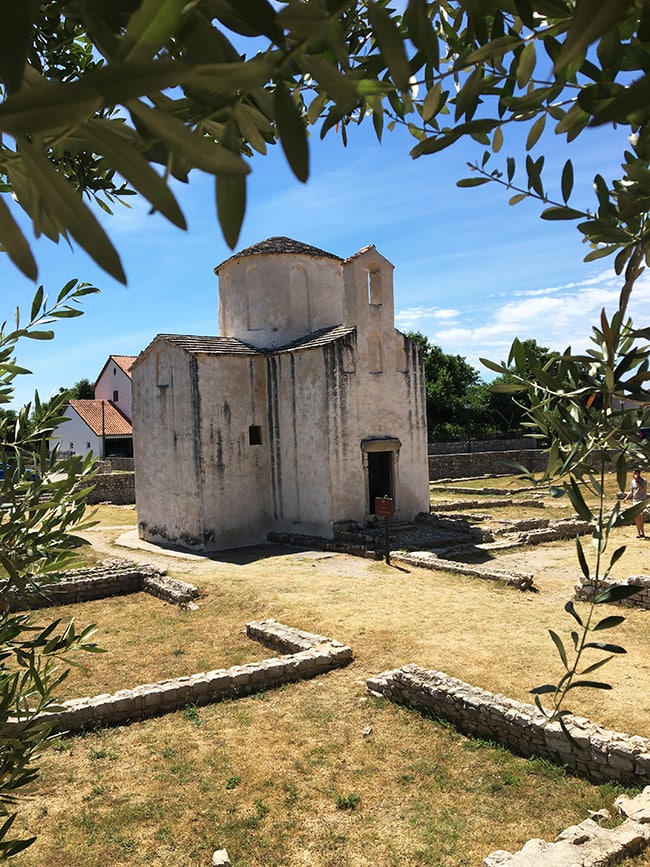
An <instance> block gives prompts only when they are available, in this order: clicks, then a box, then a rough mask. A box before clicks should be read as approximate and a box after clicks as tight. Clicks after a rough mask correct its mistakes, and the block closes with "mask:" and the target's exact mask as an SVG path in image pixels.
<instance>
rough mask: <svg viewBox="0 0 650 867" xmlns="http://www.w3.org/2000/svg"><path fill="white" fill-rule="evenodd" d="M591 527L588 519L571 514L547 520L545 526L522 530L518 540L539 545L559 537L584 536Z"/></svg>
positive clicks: (524, 543)
mask: <svg viewBox="0 0 650 867" xmlns="http://www.w3.org/2000/svg"><path fill="white" fill-rule="evenodd" d="M593 529H594V528H593V527H592V525H591V524H590V523H589V522H588V521H582V520H580V518H578V517H576V516H572V517H570V518H560V519H559V520H558V521H549V523H548V525H547V526H546V527H541V528H539V529H536V530H529V531H527V532H524V533H522V534H521V535H520V537H519V541H520V543H521V544H522V545H540V544H541V543H542V542H557V541H558V540H560V539H575V537H576V536H585V535H587V533H591V532H593Z"/></svg>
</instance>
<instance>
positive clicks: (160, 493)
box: [132, 238, 429, 550]
mask: <svg viewBox="0 0 650 867" xmlns="http://www.w3.org/2000/svg"><path fill="white" fill-rule="evenodd" d="M215 271H216V273H217V275H218V277H219V330H220V331H221V333H222V335H223V336H220V337H193V336H188V335H171V334H160V335H158V336H157V337H156V338H155V339H154V340H153V342H152V343H151V344H150V345H149V346H148V347H147V348H146V349H145V350H144V352H143V353H142V354H141V355H140V356H139V357H138V359H137V361H136V362H135V364H134V366H133V368H132V378H133V407H134V415H133V428H134V452H135V466H136V503H137V511H138V527H139V534H140V536H141V538H143V539H146V540H148V541H153V542H161V543H164V542H173V543H177V544H183V545H185V546H187V547H193V548H197V549H206V550H210V549H223V548H229V547H238V546H242V545H248V544H254V543H258V542H260V541H263V540H265V539H266V536H267V534H268V533H269V532H272V531H275V532H293V533H303V534H316V535H319V536H325V537H331V536H332V535H333V525H334V523H335V522H337V521H343V520H353V521H357V522H363V521H366V520H368V519H369V518H370V517H371V516H372V515H373V513H374V511H375V497H377V496H384V495H389V496H391V497H392V499H393V501H394V507H395V514H396V516H397V517H398V518H401V519H409V520H410V519H412V518H413V517H414V516H415V515H416V514H417V513H418V512H421V511H428V509H429V485H428V464H427V430H426V412H425V393H424V371H423V366H422V358H421V354H420V350H419V347H418V346H417V345H416V344H415V343H413V342H412V341H411V340H409V339H408V338H407V337H406V336H405V335H403V334H401V333H400V332H399V331H397V330H396V329H395V327H394V310H393V266H392V265H391V263H390V262H389V261H388V260H387V259H385V258H384V257H383V256H382V255H381V254H380V253H378V252H377V250H376V249H375V248H374V247H372V246H370V247H366V248H364V249H363V250H360V251H359V252H358V253H356V254H355V255H354V256H352V257H350V258H348V259H342V258H340V257H339V256H335V255H333V254H331V253H326V252H325V251H323V250H319V249H317V248H315V247H311V246H309V245H307V244H302V243H299V242H296V241H292V240H291V239H289V238H270V239H268V240H267V241H263V242H261V243H259V244H256V245H254V246H253V247H250V248H248V249H246V250H242V251H241V252H240V253H237V254H235V255H234V256H232V257H230V258H229V259H227V260H226V261H225V262H223V263H222V264H221V265H219V266H218V267H217V268H216V269H215Z"/></svg>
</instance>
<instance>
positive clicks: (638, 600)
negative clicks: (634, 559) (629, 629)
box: [575, 575, 650, 609]
mask: <svg viewBox="0 0 650 867" xmlns="http://www.w3.org/2000/svg"><path fill="white" fill-rule="evenodd" d="M614 585H616V586H619V587H620V586H621V585H623V586H627V585H629V586H630V587H638V588H639V589H638V592H637V593H635V594H634V596H628V598H627V599H621V600H620V601H619V602H612V603H611V604H612V605H626V606H628V607H629V608H648V609H650V575H630V577H629V578H627V579H625V580H624V581H610V580H605V581H600V582H599V583H598V592H599V593H600V592H601V591H602V590H607V589H608V588H609V587H613V586H614ZM595 591H596V585H595V582H594V581H593V579H591V578H585V577H584V576H581V579H580V583H579V584H576V586H575V596H576V599H580V600H582V601H584V602H589V601H591V600H592V599H593V597H594V594H595Z"/></svg>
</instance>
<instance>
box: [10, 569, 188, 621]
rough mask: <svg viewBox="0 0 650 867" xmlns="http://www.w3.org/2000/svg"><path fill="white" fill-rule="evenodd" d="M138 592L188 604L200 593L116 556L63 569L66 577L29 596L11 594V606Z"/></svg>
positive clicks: (47, 605)
mask: <svg viewBox="0 0 650 867" xmlns="http://www.w3.org/2000/svg"><path fill="white" fill-rule="evenodd" d="M139 592H144V593H150V594H151V595H152V596H156V597H157V598H158V599H164V600H165V601H166V602H172V603H174V604H175V605H182V604H187V603H189V602H191V601H192V599H195V598H196V597H197V596H198V595H199V590H198V587H195V586H194V585H193V584H188V583H187V582H185V581H177V580H176V579H175V578H170V577H169V576H168V575H167V574H166V573H165V572H164V571H161V570H160V569H154V568H153V567H152V566H144V565H142V564H139V563H129V562H128V561H127V560H117V559H116V560H105V561H103V563H101V564H100V565H99V566H97V567H94V568H90V569H73V570H71V571H70V572H66V573H65V578H62V579H61V580H60V581H56V582H54V581H53V582H52V583H49V584H43V585H42V586H40V587H39V588H37V589H36V590H35V591H34V592H33V593H32V594H30V596H29V598H21V597H19V596H13V597H11V598H10V606H11V609H12V610H14V611H20V610H23V609H26V608H29V609H35V608H51V607H54V606H56V605H74V604H76V603H78V602H90V601H91V600H93V599H107V598H108V597H110V596H126V595H128V594H129V593H139Z"/></svg>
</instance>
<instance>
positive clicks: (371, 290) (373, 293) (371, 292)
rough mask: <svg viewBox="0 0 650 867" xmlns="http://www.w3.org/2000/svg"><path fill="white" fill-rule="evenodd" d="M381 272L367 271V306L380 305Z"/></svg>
mask: <svg viewBox="0 0 650 867" xmlns="http://www.w3.org/2000/svg"><path fill="white" fill-rule="evenodd" d="M381 289H382V287H381V271H380V270H379V269H375V270H374V271H368V304H381V295H382V291H381Z"/></svg>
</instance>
